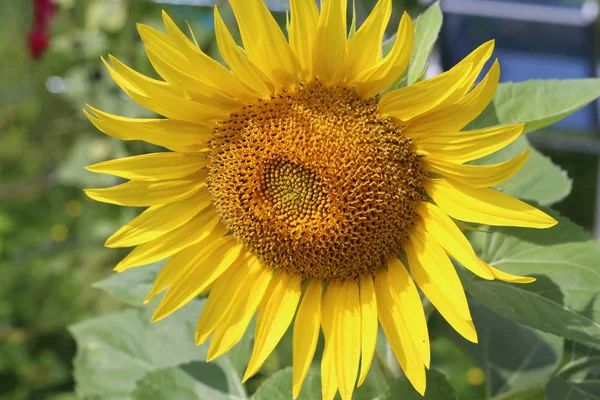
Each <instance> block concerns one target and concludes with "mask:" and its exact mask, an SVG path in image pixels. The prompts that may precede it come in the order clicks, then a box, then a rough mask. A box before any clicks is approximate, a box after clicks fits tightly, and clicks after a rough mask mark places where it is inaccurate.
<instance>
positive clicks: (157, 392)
mask: <svg viewBox="0 0 600 400" xmlns="http://www.w3.org/2000/svg"><path fill="white" fill-rule="evenodd" d="M230 383H231V382H230V380H229V379H228V377H227V375H226V373H225V371H224V370H223V368H221V367H220V366H219V365H217V364H216V363H204V362H200V361H196V362H191V363H189V364H185V365H183V366H181V367H179V368H176V367H174V368H167V369H161V370H156V371H152V372H149V373H147V374H146V375H144V377H143V378H142V379H141V380H139V381H138V382H137V385H136V388H135V389H134V391H133V392H132V393H131V395H132V397H133V399H134V400H171V399H177V400H204V399H206V400H233V399H243V398H245V397H241V396H239V395H233V394H231V392H232V388H231V387H229V386H230ZM242 396H244V395H243V394H242Z"/></svg>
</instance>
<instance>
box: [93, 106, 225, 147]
mask: <svg viewBox="0 0 600 400" xmlns="http://www.w3.org/2000/svg"><path fill="white" fill-rule="evenodd" d="M88 107H89V108H90V110H91V111H92V112H93V113H94V115H91V114H90V113H88V112H87V111H85V110H84V112H85V114H86V115H87V117H88V118H89V120H90V121H91V122H92V123H93V124H94V125H95V126H96V128H98V129H99V130H101V131H102V132H104V133H106V134H107V135H109V136H112V137H115V138H117V139H121V140H143V141H146V142H148V143H152V144H156V145H159V146H163V147H166V148H168V149H171V150H176V151H177V150H185V149H186V148H187V147H189V146H194V145H196V144H199V143H202V144H206V143H207V142H208V140H209V139H210V138H211V136H212V131H213V127H212V126H203V125H198V124H194V123H190V122H185V121H178V120H175V119H138V118H126V117H121V116H118V115H112V114H108V113H105V112H103V111H100V110H97V109H95V108H93V107H90V106H88Z"/></svg>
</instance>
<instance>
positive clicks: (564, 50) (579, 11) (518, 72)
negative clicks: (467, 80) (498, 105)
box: [440, 0, 598, 133]
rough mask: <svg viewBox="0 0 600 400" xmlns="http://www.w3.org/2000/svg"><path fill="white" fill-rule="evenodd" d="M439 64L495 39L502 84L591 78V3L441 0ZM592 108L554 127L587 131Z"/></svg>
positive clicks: (594, 116)
mask: <svg viewBox="0 0 600 400" xmlns="http://www.w3.org/2000/svg"><path fill="white" fill-rule="evenodd" d="M441 7H442V10H443V12H444V24H443V28H442V34H441V35H440V45H441V52H442V66H443V68H444V70H447V69H448V68H450V67H451V66H453V65H454V64H456V63H457V62H459V61H460V60H461V59H462V58H463V57H464V56H465V55H467V54H468V53H469V52H470V51H471V50H472V49H474V48H475V47H477V46H478V45H480V44H481V43H483V42H485V41H487V40H489V39H496V50H495V52H494V58H499V59H500V66H501V76H500V80H501V81H502V82H511V81H512V82H521V81H525V80H529V79H577V78H590V77H595V76H597V69H596V68H597V67H596V60H595V51H594V47H595V46H594V45H595V33H594V23H595V20H596V18H597V15H598V6H597V3H596V2H595V1H591V2H590V1H589V0H585V1H582V0H563V1H559V0H528V1H516V0H513V1H506V0H505V1H497V0H441ZM597 126H598V108H597V106H596V104H593V105H589V106H587V107H585V108H584V109H582V110H580V111H578V112H577V113H575V114H573V115H571V116H569V117H568V118H565V119H564V120H562V121H560V122H558V123H557V124H555V125H554V127H556V128H560V129H562V130H572V131H580V132H589V133H593V132H594V131H595V130H596V128H597Z"/></svg>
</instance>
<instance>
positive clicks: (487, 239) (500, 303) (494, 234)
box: [463, 218, 600, 348]
mask: <svg viewBox="0 0 600 400" xmlns="http://www.w3.org/2000/svg"><path fill="white" fill-rule="evenodd" d="M470 236H471V241H472V243H473V245H474V247H475V249H476V251H477V252H478V253H479V255H480V256H481V258H482V259H484V260H486V261H488V262H489V263H491V264H492V265H494V266H496V267H497V268H499V269H501V270H504V271H507V272H510V273H513V274H518V275H529V276H534V277H536V278H537V281H536V282H534V283H531V284H525V285H523V284H509V283H504V282H500V281H485V280H482V279H479V278H476V277H474V276H473V275H471V274H468V273H464V274H463V277H464V279H463V283H464V285H465V287H466V289H467V290H468V291H469V292H470V294H471V295H472V296H473V297H474V298H475V299H476V300H477V301H479V302H480V303H482V304H484V305H485V306H486V307H488V308H490V309H492V310H493V311H495V312H497V313H498V314H500V315H502V316H503V317H506V318H509V319H512V320H514V321H516V322H519V323H521V324H524V325H527V326H530V327H532V328H536V329H539V330H541V331H544V332H548V333H552V334H554V335H558V336H562V337H565V338H568V339H572V340H574V341H578V342H581V343H583V344H585V345H587V346H590V347H596V348H600V296H598V288H599V287H600V265H599V263H600V261H599V260H600V247H598V246H597V244H596V242H594V241H591V240H589V238H588V237H587V235H585V233H584V232H583V231H582V230H581V229H580V228H579V227H577V226H576V225H574V224H573V223H571V222H570V221H569V220H567V219H565V218H559V224H558V225H557V226H555V227H553V228H551V229H546V230H534V229H522V228H521V229H520V228H493V229H490V233H483V232H475V233H472V234H471V235H470Z"/></svg>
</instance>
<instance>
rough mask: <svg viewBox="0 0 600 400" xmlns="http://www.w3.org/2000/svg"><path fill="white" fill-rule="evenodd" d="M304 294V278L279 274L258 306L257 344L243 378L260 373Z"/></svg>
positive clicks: (245, 379) (243, 380)
mask: <svg viewBox="0 0 600 400" xmlns="http://www.w3.org/2000/svg"><path fill="white" fill-rule="evenodd" d="M301 294H302V278H301V277H300V276H298V275H290V274H287V273H285V272H280V273H278V274H276V275H275V277H274V278H273V280H272V281H271V283H270V284H269V287H268V289H267V293H266V294H265V297H264V298H263V301H262V303H261V304H260V306H259V309H258V317H257V319H256V335H255V336H254V348H253V350H252V357H251V358H250V361H249V363H248V368H247V369H246V373H245V374H244V378H243V379H242V382H245V381H247V380H248V379H249V378H250V377H251V376H253V375H254V374H256V373H257V372H258V370H259V369H260V367H262V365H263V364H264V362H265V360H266V359H267V357H268V356H269V355H270V354H271V353H272V352H273V350H274V349H275V346H277V343H279V341H280V340H281V338H282V337H283V334H284V333H285V331H286V330H287V328H288V327H289V326H290V323H291V322H292V319H293V318H294V314H295V313H296V307H297V306H298V301H299V300H300V295H301Z"/></svg>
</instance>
